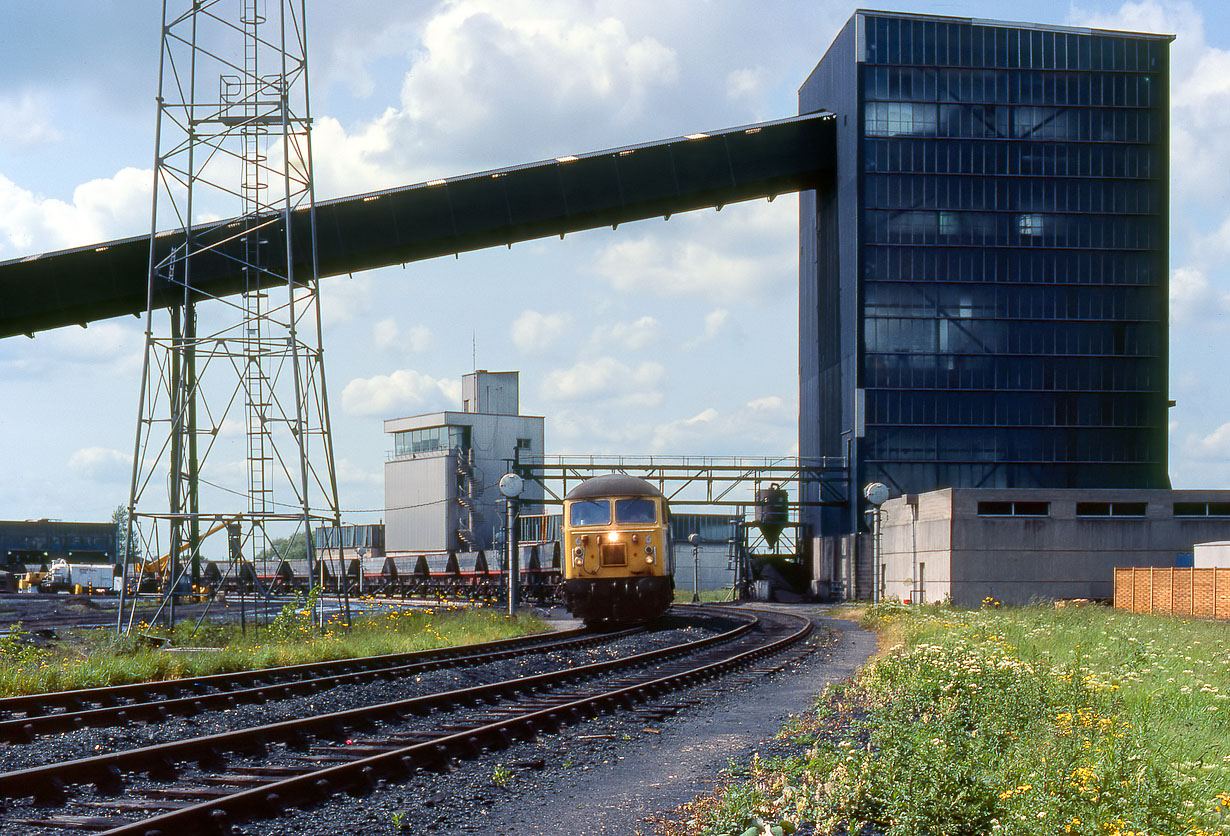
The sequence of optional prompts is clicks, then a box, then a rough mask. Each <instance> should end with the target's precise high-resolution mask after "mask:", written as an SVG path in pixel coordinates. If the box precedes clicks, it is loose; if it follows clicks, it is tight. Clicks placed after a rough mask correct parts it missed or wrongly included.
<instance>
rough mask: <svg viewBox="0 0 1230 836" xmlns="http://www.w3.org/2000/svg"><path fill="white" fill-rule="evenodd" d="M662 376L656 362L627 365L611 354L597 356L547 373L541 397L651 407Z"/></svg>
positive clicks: (658, 397)
mask: <svg viewBox="0 0 1230 836" xmlns="http://www.w3.org/2000/svg"><path fill="white" fill-rule="evenodd" d="M665 377H666V370H665V369H664V368H663V367H662V366H661V365H659V364H658V363H653V362H644V363H639V364H637V365H636V366H628V365H625V364H624V363H621V362H620V361H618V360H616V359H614V358H613V357H599V358H598V359H596V360H583V361H581V362H579V363H577V364H576V365H574V366H572V367H570V368H567V369H556V370H555V371H552V372H550V373H548V374H547V376H546V378H544V380H543V383H542V396H543V398H544V399H545V400H550V401H581V400H592V401H594V402H600V401H617V402H619V403H621V404H624V405H645V406H653V405H656V404H658V403H660V402H661V400H662V393H661V392H660V391H659V387H660V386H661V384H662V381H663V380H664V379H665Z"/></svg>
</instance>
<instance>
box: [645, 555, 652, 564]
mask: <svg viewBox="0 0 1230 836" xmlns="http://www.w3.org/2000/svg"><path fill="white" fill-rule="evenodd" d="M645 562H646V563H653V555H651V554H647V555H645Z"/></svg>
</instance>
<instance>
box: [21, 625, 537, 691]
mask: <svg viewBox="0 0 1230 836" xmlns="http://www.w3.org/2000/svg"><path fill="white" fill-rule="evenodd" d="M195 626H196V625H195V622H192V621H187V622H180V623H178V624H176V625H175V630H174V631H173V632H170V631H168V630H167V628H166V627H165V626H161V625H159V626H156V627H154V626H150V625H146V624H141V625H139V628H138V629H137V630H134V631H133V632H132V634H130V635H127V636H122V637H117V636H116V635H115V634H114V633H105V632H99V631H93V632H89V633H86V632H82V633H78V634H75V635H74V636H72V637H71V639H70V640H69V641H66V642H63V643H60V644H56V645H52V646H50V647H47V648H41V649H40V648H35V647H31V646H30V645H29V644H27V643H25V642H24V641H22V640H21V635H20V630H18V631H16V632H15V633H14V634H13V635H11V636H10V637H7V638H0V696H14V695H19V694H39V693H46V692H49V691H64V690H71V689H76V688H93V687H99V686H105V685H119V684H124V683H129V682H149V681H156V680H164V679H180V678H183V677H191V676H202V675H207V674H212V673H226V672H230V671H239V670H252V669H256V668H267V667H275V666H279V665H294V664H299V663H303V662H315V661H324V660H330V659H347V658H355V657H363V656H379V655H383V654H387V653H404V652H406V651H412V650H427V649H430V648H434V647H445V646H450V645H464V644H474V643H477V642H484V641H492V640H495V639H502V638H509V637H511V636H518V635H527V634H530V633H538V632H542V631H544V630H545V625H543V624H542V622H540V621H538V620H537V619H532V618H525V617H520V618H517V619H510V618H508V617H507V616H506V615H503V614H500V613H499V612H497V611H495V610H490V609H481V610H476V609H437V610H403V609H401V608H398V607H391V608H389V609H388V610H386V611H384V612H378V613H376V614H373V615H370V616H365V617H363V618H358V619H355V621H354V624H353V626H352V627H351V629H350V630H349V631H347V630H346V629H345V625H344V624H342V623H340V622H339V621H338V620H337V619H334V620H332V621H330V622H329V623H327V624H326V625H325V627H324V629H323V630H321V629H320V628H319V627H313V626H312V624H311V621H310V616H309V612H308V610H307V609H306V605H305V604H297V605H296V604H292V605H288V606H287V607H286V608H285V609H284V610H283V612H282V613H281V614H280V615H279V616H278V617H277V618H276V619H275V620H274V622H273V623H272V624H271V625H269V626H267V627H265V628H262V629H261V630H260V631H259V633H258V632H257V631H255V630H254V629H253V627H252V625H249V626H248V630H247V633H246V635H244V634H242V633H240V631H239V628H238V626H236V625H233V624H209V623H207V624H205V625H203V626H202V628H201V629H200V630H196V631H195V632H194V628H195ZM163 640H166V641H168V642H169V645H168V646H169V647H171V648H178V647H191V648H203V647H205V648H214V650H213V651H206V652H174V651H173V650H172V651H170V652H168V651H167V650H164V649H160V648H159V647H157V646H156V645H157V644H158V643H159V642H161V641H163Z"/></svg>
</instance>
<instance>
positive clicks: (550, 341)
mask: <svg viewBox="0 0 1230 836" xmlns="http://www.w3.org/2000/svg"><path fill="white" fill-rule="evenodd" d="M571 327H572V316H571V315H570V314H566V313H553V314H544V313H539V312H538V311H523V312H522V313H521V315H520V316H518V317H517V318H516V319H515V320H513V323H512V325H510V326H509V327H508V335H509V337H510V338H512V341H513V345H515V346H516V347H517V350H518V351H520V352H521V353H522V354H546V353H548V352H550V350H551V349H552V348H553V347H554V345H555V344H556V342H558V341H559V340H560V339H561V338H562V337H564V336H565V335H566V334H567V333H568V330H569V329H570V328H571Z"/></svg>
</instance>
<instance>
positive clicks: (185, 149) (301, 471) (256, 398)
mask: <svg viewBox="0 0 1230 836" xmlns="http://www.w3.org/2000/svg"><path fill="white" fill-rule="evenodd" d="M167 5H168V4H167V3H164V4H163V9H164V11H163V26H162V53H161V58H160V63H159V93H158V120H157V131H156V138H155V157H154V163H155V164H154V189H153V203H152V209H151V228H150V259H149V292H148V304H147V312H146V351H145V362H144V368H143V372H142V383H141V395H140V402H139V407H138V421H137V433H136V441H135V444H134V455H133V469H132V485H131V492H130V496H129V503H128V520H129V523H128V525H129V535H128V542H129V543H131V544H133V547H131V548H130V549H129V553H130V554H132V553H134V552H135V555H134V556H133V559H134V560H135V561H137V565H136V568H135V569H134V567H131V566H129V565H128V564H129V558H128V555H126V556H125V561H124V563H125V576H126V578H129V577H130V573H131V572H133V571H135V572H136V573H137V576H136V580H138V581H141V580H144V581H146V582H147V584H148V583H149V582H151V581H156V582H157V584H156V585H157V587H158V588H159V589H160V590H161V591H162V592H163V593H164V595H165V599H164V600H166V601H167V602H168V604H169V605H170V608H171V612H169V613H168V617H173V616H172V615H171V613H173V607H174V603H173V601H174V598H173V596H172V595H171V592H172V590H175V589H177V588H180V589H182V588H183V585H184V584H185V583H187V582H188V581H189V580H196V579H197V578H198V577H199V574H200V569H201V563H202V560H203V559H204V558H205V557H212V558H214V559H219V562H220V563H221V562H225V563H226V565H227V566H228V572H233V573H237V576H240V575H239V574H238V573H245V574H255V575H258V576H259V575H269V574H270V572H269V571H268V569H267V568H266V567H263V566H261V565H259V564H260V563H261V562H262V561H264V562H268V561H273V565H274V566H275V567H276V566H277V563H278V562H280V560H281V559H282V557H283V553H282V552H281V551H279V550H278V549H276V548H274V547H273V542H272V541H273V540H275V539H280V538H292V539H293V538H295V537H297V536H300V535H301V536H302V537H303V538H304V539H305V542H306V545H307V559H308V568H309V570H310V571H311V572H312V577H313V578H316V579H323V576H324V575H325V572H326V567H325V566H324V565H323V563H320V562H318V561H316V560H315V559H314V548H313V543H312V531H313V528H314V527H315V525H316V524H326V525H340V523H341V519H340V512H339V510H338V507H339V506H338V498H337V481H336V475H335V466H334V459H333V448H332V443H331V440H330V435H329V410H328V398H327V395H326V390H325V374H324V354H323V350H322V344H321V326H320V307H319V296H318V271H317V269H316V265H317V263H318V261H317V256H316V230H315V221H314V210H313V209H312V207H313V201H314V193H313V183H312V148H311V134H310V129H311V118H310V111H309V97H308V61H307V33H306V29H305V21H304V15H305V3H304V0H213V2H209V0H196V1H195V2H184V3H183V5H184V6H187V7H188V8H187V9H186V10H184V11H183V12H182V13H180V14H178V15H173V14H172V13H171V12H168V11H167ZM296 210H308V211H309V213H311V217H312V218H313V221H312V224H311V235H310V236H309V238H308V239H307V240H305V239H303V238H302V237H300V238H294V237H293V236H292V235H291V232H290V230H291V224H290V223H289V221H290V215H291V213H292V212H294V211H296ZM218 218H233V220H232V221H231V222H228V223H227V225H226V226H225V229H224V231H223V233H222V234H221V235H219V233H218V230H217V229H216V228H215V229H214V230H213V231H212V232H210V233H208V234H206V232H205V230H204V226H205V224H206V223H208V222H212V221H216V219H218ZM215 226H216V224H215ZM159 228H164V229H166V228H170V229H175V230H177V231H176V232H175V233H173V234H172V236H171V237H172V245H171V247H170V253H169V255H166V256H162V255H160V254H161V253H164V252H166V251H167V249H168V248H167V245H166V240H167V235H166V234H165V233H163V234H161V235H159V234H158V233H157V230H158V229H159ZM235 242H239V243H240V244H241V246H240V247H232V246H230V245H231V244H234V243H235ZM223 246H226V247H227V253H226V254H222V253H221V250H220V248H221V247H223ZM305 247H307V248H310V251H311V252H310V258H308V257H305V256H307V255H309V254H306V253H304V248H305ZM235 252H241V253H242V259H243V262H242V264H241V270H242V272H243V275H244V277H245V279H244V281H245V284H244V288H243V292H242V294H241V295H240V296H238V297H211V296H209V295H208V294H205V293H203V292H202V291H201V290H199V289H198V288H194V286H193V282H192V275H193V267H194V265H200V264H202V263H204V261H203V260H207V259H218V258H227V259H231V260H233V259H234V258H235V255H234V253H235ZM296 261H300V263H304V262H306V263H309V264H311V265H312V268H311V269H310V271H306V273H307V274H305V271H302V270H299V271H296V270H295V269H294V267H293V266H292V265H294V264H295V262H296ZM206 301H208V302H210V304H206V305H202V304H201V303H202V302H206ZM168 315H169V316H168ZM164 317H165V319H164ZM163 322H165V323H166V324H165V326H164V325H163V324H162V323H163ZM163 329H165V330H163ZM240 463H242V465H241V464H240ZM216 535H221V536H216ZM207 549H208V550H209V554H206V550H207ZM340 559H341V558H339V560H340ZM330 574H332V571H330ZM343 574H344V573H341V572H339V573H338V577H342V576H343ZM254 585H256V586H259V583H258V582H256V581H255V580H254ZM341 586H344V584H341ZM123 619H124V607H123V603H122V600H121V608H120V624H121V625H122V624H123Z"/></svg>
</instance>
